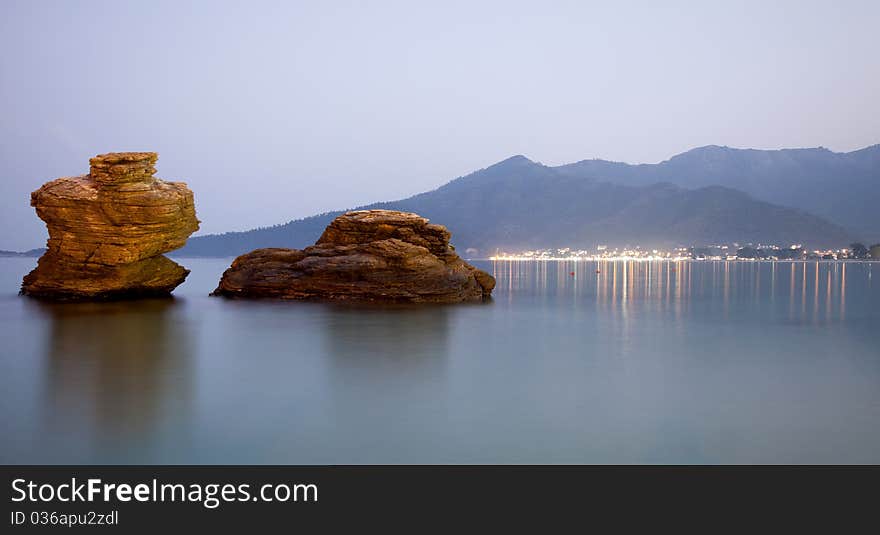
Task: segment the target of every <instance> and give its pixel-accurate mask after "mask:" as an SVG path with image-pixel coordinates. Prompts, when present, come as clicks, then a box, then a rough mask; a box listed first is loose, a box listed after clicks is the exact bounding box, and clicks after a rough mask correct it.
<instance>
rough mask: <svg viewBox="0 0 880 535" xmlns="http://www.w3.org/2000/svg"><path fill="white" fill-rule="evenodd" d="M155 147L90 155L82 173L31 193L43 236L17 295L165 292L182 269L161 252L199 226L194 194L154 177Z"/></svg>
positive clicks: (101, 295) (91, 296)
mask: <svg viewBox="0 0 880 535" xmlns="http://www.w3.org/2000/svg"><path fill="white" fill-rule="evenodd" d="M157 158H158V156H157V154H156V153H155V152H120V153H110V154H101V155H99V156H96V157H94V158H92V159H91V160H90V161H89V163H90V164H91V169H90V172H89V174H88V175H84V176H78V177H65V178H58V179H56V180H53V181H51V182H47V183H46V184H44V185H43V186H42V187H41V188H40V189H38V190H37V191H35V192H33V193H32V194H31V206H33V207H34V208H35V209H36V211H37V215H38V216H39V217H40V219H42V220H43V221H45V222H46V226H47V227H48V229H49V241H48V242H47V243H46V248H47V251H46V254H44V255H43V256H42V257H41V258H40V260H39V263H38V265H37V268H36V269H35V270H33V271H32V272H30V273H29V274H28V275H27V276H25V278H24V281H23V282H22V288H21V291H22V293H23V294H27V295H33V296H38V297H48V298H61V299H64V298H79V299H102V298H112V297H131V296H139V295H161V294H168V293H169V292H171V290H173V289H174V288H175V287H177V286H178V285H179V284H180V283H181V282H183V280H184V279H185V278H186V276H187V274H188V273H189V271H188V270H186V269H184V268H183V267H182V266H180V265H178V264H176V263H175V262H173V261H171V260H169V259H167V258H165V257H164V256H161V255H162V253H165V252H168V251H173V250H174V249H178V248H180V247H182V246H183V245H184V244H185V243H186V239H187V238H188V237H189V235H190V234H192V233H193V232H195V231H196V230H198V228H199V221H198V219H196V211H195V205H194V203H193V193H192V191H190V190H189V188H187V187H186V184H184V183H183V182H165V181H164V180H161V179H158V178H155V177H154V176H153V173H155V172H156V169H155V167H154V165H155V163H156V160H157Z"/></svg>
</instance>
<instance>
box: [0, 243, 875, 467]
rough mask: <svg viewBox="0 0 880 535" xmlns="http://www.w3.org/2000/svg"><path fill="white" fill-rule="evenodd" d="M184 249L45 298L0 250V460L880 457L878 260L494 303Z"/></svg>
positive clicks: (657, 279)
mask: <svg viewBox="0 0 880 535" xmlns="http://www.w3.org/2000/svg"><path fill="white" fill-rule="evenodd" d="M176 260H177V261H178V262H180V263H182V264H183V265H185V266H186V267H188V268H189V269H190V270H191V271H192V272H191V274H190V275H189V278H188V279H187V281H186V282H185V283H184V284H183V285H182V286H180V287H179V288H178V289H177V290H176V291H175V292H174V297H173V298H168V299H153V300H140V301H119V302H106V303H61V304H50V303H45V302H41V301H36V300H33V299H30V298H26V297H20V296H18V295H17V293H18V289H19V285H20V282H21V277H22V276H23V275H25V274H26V273H27V272H28V271H29V270H30V269H32V268H33V267H34V265H35V259H31V258H2V259H0V355H2V357H0V398H2V402H0V429H2V433H0V462H2V463H3V464H24V463H29V464H30V463H39V464H56V463H64V464H82V463H89V464H153V463H162V464H374V463H381V464H389V463H391V464H396V463H428V464H446V463H458V464H470V463H490V464H495V463H529V464H531V463H540V464H557V463H578V464H580V463H588V464H608V463H613V464H642V463H652V464H680V463H685V464H706V463H708V464H716V463H724V464H743V463H746V464H754V463H758V464H763V463H880V425H878V423H880V263H870V262H833V261H828V262H826V261H819V262H816V261H808V262H801V261H797V262H742V261H740V262H736V261H730V262H725V261H717V262H715V261H699V262H698V261H679V262H673V261H652V262H638V261H626V260H615V261H495V262H492V261H475V262H473V263H474V264H475V265H477V266H479V267H480V268H482V269H485V270H487V271H488V272H490V273H492V274H494V276H495V278H496V279H497V282H498V284H497V287H496V289H495V292H494V296H493V298H492V299H491V301H487V302H484V303H475V304H461V305H426V306H402V305H398V306H379V305H372V306H370V305H335V304H322V303H304V302H278V301H235V300H226V299H223V298H218V297H209V295H208V294H209V293H210V292H211V290H213V289H214V288H215V286H216V285H217V282H218V280H219V278H220V275H221V273H222V272H223V270H224V269H226V268H227V267H228V265H229V263H230V261H231V259H228V258H227V259H190V258H184V259H176ZM874 272H877V277H874V276H873V274H874Z"/></svg>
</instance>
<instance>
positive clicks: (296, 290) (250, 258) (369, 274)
mask: <svg viewBox="0 0 880 535" xmlns="http://www.w3.org/2000/svg"><path fill="white" fill-rule="evenodd" d="M449 236H450V234H449V231H448V230H446V227H443V226H441V225H432V224H429V223H428V220H427V219H425V218H424V217H421V216H419V215H417V214H411V213H406V212H396V211H393V210H361V211H355V212H348V213H346V214H344V215H341V216H339V217H337V218H336V219H335V220H333V222H332V223H330V225H329V226H328V227H327V228H326V229H325V230H324V234H322V235H321V237H320V239H318V241H317V243H315V245H313V246H311V247H306V248H305V249H303V250H298V249H276V248H271V249H257V250H256V251H251V252H250V253H247V254H244V255H242V256H239V257H238V258H236V259H235V261H233V262H232V266H231V267H230V268H229V269H227V270H226V272H225V273H223V278H222V279H220V285H219V286H218V287H217V289H216V290H214V293H213V294H212V295H222V296H226V297H249V298H256V297H273V298H282V299H305V300H330V301H396V302H419V303H421V302H430V303H455V302H460V301H478V300H481V299H484V298H487V297H489V296H490V294H491V293H492V289H493V288H494V287H495V279H494V278H493V277H492V276H491V275H489V274H488V273H486V272H485V271H481V270H479V269H477V268H475V267H473V266H471V265H470V264H468V263H467V262H465V261H464V260H462V259H461V258H459V257H458V255H457V254H455V250H454V249H453V248H452V246H451V245H449Z"/></svg>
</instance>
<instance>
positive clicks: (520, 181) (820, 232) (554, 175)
mask: <svg viewBox="0 0 880 535" xmlns="http://www.w3.org/2000/svg"><path fill="white" fill-rule="evenodd" d="M878 203H880V145H874V146H872V147H868V148H865V149H862V150H858V151H854V152H849V153H835V152H832V151H830V150H828V149H824V148H814V149H782V150H755V149H734V148H729V147H719V146H714V145H713V146H706V147H700V148H696V149H693V150H690V151H688V152H685V153H683V154H679V155H677V156H674V157H672V158H670V159H669V160H666V161H663V162H660V163H657V164H640V165H630V164H626V163H620V162H610V161H605V160H583V161H580V162H576V163H573V164H567V165H561V166H555V167H551V166H545V165H542V164H540V163H537V162H534V161H531V160H529V159H528V158H526V157H525V156H514V157H511V158H508V159H506V160H504V161H501V162H498V163H496V164H494V165H492V166H490V167H487V168H485V169H481V170H479V171H476V172H474V173H471V174H469V175H467V176H463V177H459V178H456V179H455V180H452V181H450V182H448V183H447V184H445V185H443V186H441V187H440V188H438V189H436V190H433V191H429V192H425V193H421V194H418V195H415V196H413V197H409V198H406V199H401V200H398V201H390V202H382V203H375V204H370V205H366V206H361V207H357V208H358V209H371V208H386V209H394V210H404V211H411V212H416V213H418V214H421V215H423V216H425V217H427V218H429V219H431V220H432V221H433V222H435V223H439V224H442V225H445V226H447V227H448V228H449V229H450V231H451V232H452V241H453V243H454V244H455V245H456V246H457V248H458V249H459V250H460V251H465V250H471V251H469V253H468V254H469V255H470V256H486V255H489V254H492V253H494V252H495V251H498V250H505V251H508V252H513V251H518V250H524V249H534V248H549V247H574V248H582V249H590V248H595V247H596V246H597V245H616V246H625V245H640V246H643V247H652V246H656V247H668V246H690V245H706V244H712V243H733V242H737V243H774V244H780V245H787V244H791V243H802V244H805V245H807V246H810V247H845V246H846V245H848V244H849V243H850V242H851V241H853V240H856V239H861V240H867V241H870V240H874V241H880V216H878V211H877V208H878ZM343 212H344V211H338V212H330V213H325V214H320V215H316V216H312V217H307V218H304V219H299V220H295V221H290V222H288V223H284V224H280V225H276V226H273V227H267V228H260V229H254V230H250V231H245V232H230V233H226V234H216V235H208V236H199V237H195V238H191V239H190V240H189V242H188V243H187V245H186V247H184V248H183V249H181V250H180V251H178V252H177V254H178V255H189V256H232V255H238V254H241V253H244V252H247V251H250V250H252V249H255V248H259V247H296V248H301V247H304V246H307V245H310V244H312V243H314V241H315V240H316V239H317V238H318V236H320V234H321V232H322V231H323V229H324V227H325V226H326V225H327V224H328V223H329V222H330V221H331V220H332V219H333V218H335V217H336V216H338V215H339V214H341V213H343Z"/></svg>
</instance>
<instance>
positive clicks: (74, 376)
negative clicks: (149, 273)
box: [30, 297, 194, 447]
mask: <svg viewBox="0 0 880 535" xmlns="http://www.w3.org/2000/svg"><path fill="white" fill-rule="evenodd" d="M30 303H31V306H33V307H35V308H36V309H38V311H39V313H40V314H43V315H44V316H45V317H46V318H47V321H48V324H49V326H50V327H49V338H48V341H47V345H46V356H45V360H44V362H45V376H46V380H45V390H44V392H43V396H44V401H43V406H44V407H45V408H46V410H48V411H51V414H50V417H49V418H47V419H46V421H47V423H48V425H49V426H50V428H51V429H53V430H55V431H58V430H60V431H63V432H64V433H65V434H66V435H67V434H74V435H79V434H84V436H83V437H82V438H83V439H84V440H85V441H90V440H94V441H97V442H98V444H104V443H106V444H104V445H106V446H108V447H110V445H111V444H115V445H116V446H115V447H118V445H119V444H120V443H126V442H137V441H146V440H147V439H148V438H150V437H151V436H152V435H153V433H154V432H157V431H158V429H157V428H158V427H159V426H163V425H168V423H169V421H175V420H178V419H180V418H186V415H187V414H188V413H189V407H190V404H191V395H192V383H193V367H194V365H193V363H192V362H191V358H192V355H193V340H192V333H191V331H190V329H191V326H189V325H188V324H187V322H186V321H184V320H183V319H182V318H183V313H182V311H181V310H180V308H181V307H182V306H183V304H182V302H181V301H179V300H176V299H174V298H171V297H169V298H159V299H146V300H141V301H108V302H67V303H50V302H45V301H31V302H30Z"/></svg>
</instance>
